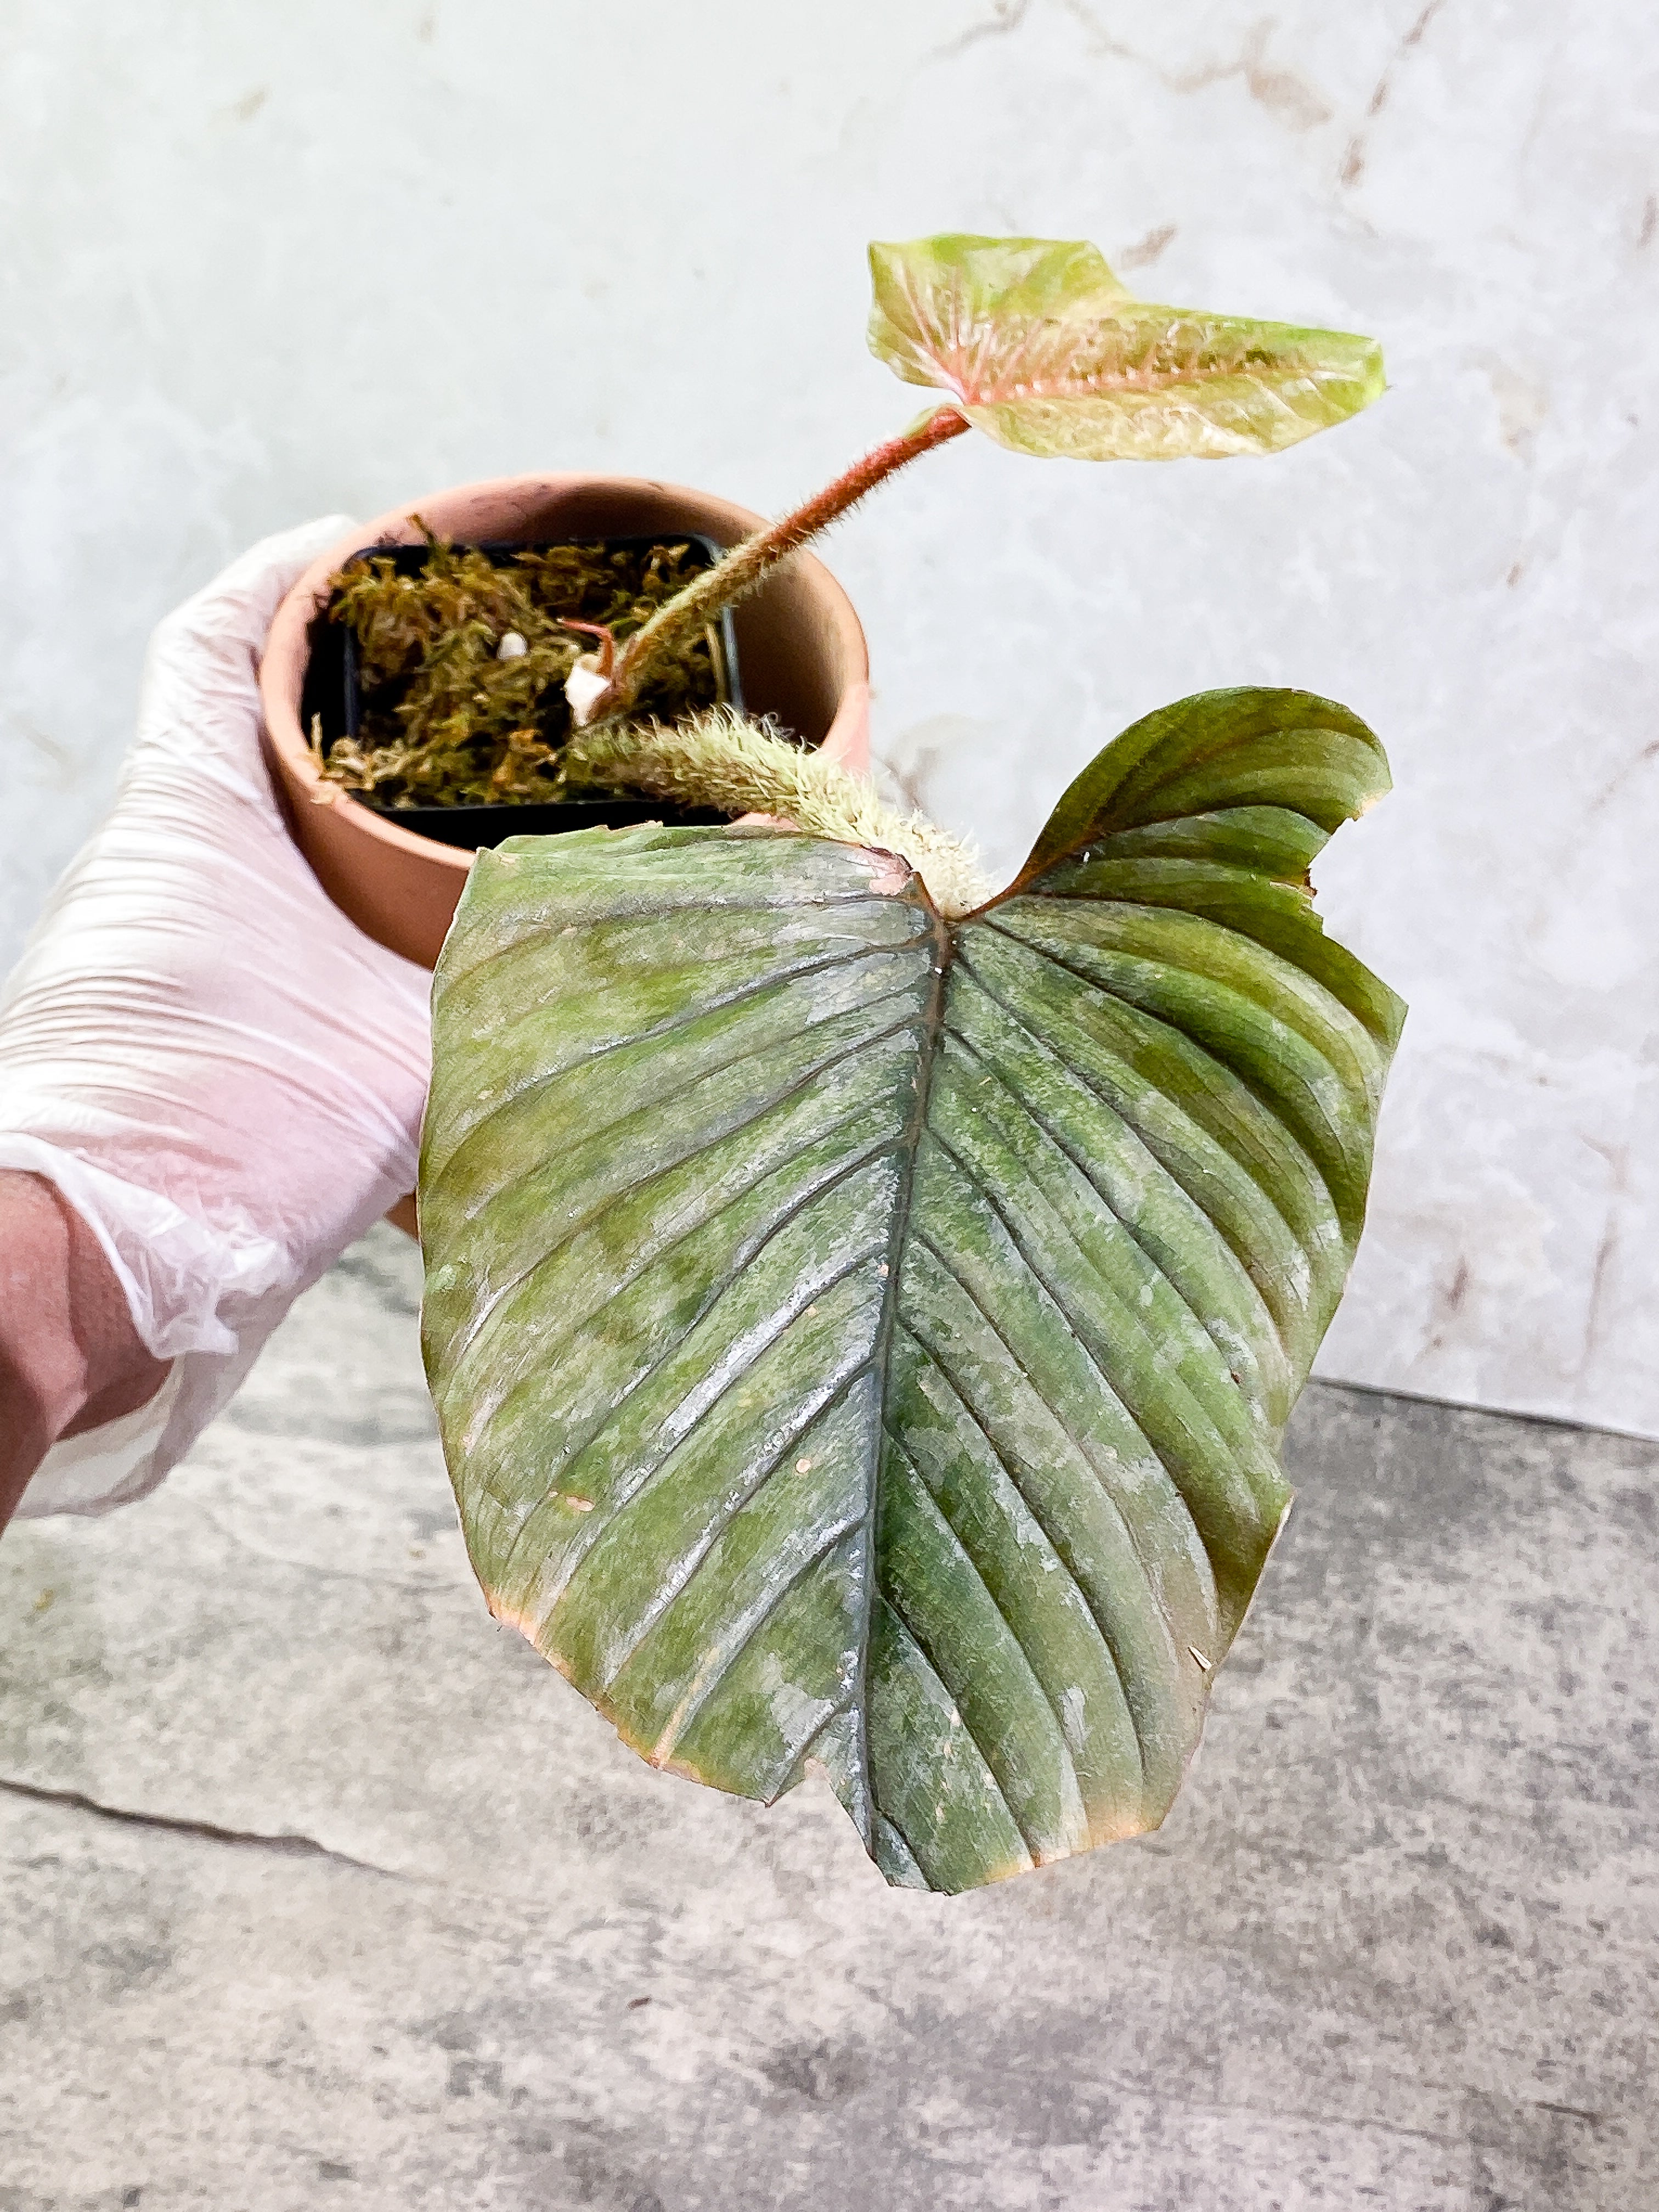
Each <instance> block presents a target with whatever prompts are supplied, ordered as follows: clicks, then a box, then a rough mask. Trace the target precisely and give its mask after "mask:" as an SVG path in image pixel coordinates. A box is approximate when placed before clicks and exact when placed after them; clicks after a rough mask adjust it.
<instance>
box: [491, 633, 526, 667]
mask: <svg viewBox="0 0 1659 2212" xmlns="http://www.w3.org/2000/svg"><path fill="white" fill-rule="evenodd" d="M529 650H530V641H529V640H528V639H527V638H526V636H525V635H524V634H523V632H522V631H521V630H516V629H510V630H508V631H507V634H506V635H505V636H504V637H503V638H502V640H501V643H500V644H499V645H498V646H497V647H495V658H496V659H497V660H522V659H524V657H525V655H526V653H528V652H529Z"/></svg>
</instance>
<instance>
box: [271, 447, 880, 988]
mask: <svg viewBox="0 0 1659 2212" xmlns="http://www.w3.org/2000/svg"><path fill="white" fill-rule="evenodd" d="M762 527H763V524H762V521H761V518H760V517H759V516H758V515H756V514H752V513H750V512H749V511H748V509H747V508H744V507H738V506H735V505H733V504H732V502H731V501H728V500H723V499H719V498H716V497H714V495H712V494H710V493H707V492H702V491H696V490H694V489H690V488H689V487H686V486H684V485H679V484H667V483H657V482H654V481H652V480H649V479H647V478H644V477H605V476H598V475H592V474H584V473H580V472H575V471H572V472H568V473H565V474H562V475H544V476H527V477H499V478H495V479H493V480H491V481H489V482H486V483H476V484H465V485H462V486H460V487H459V489H453V490H449V491H443V492H436V493H432V494H429V495H427V496H426V497H424V498H422V499H419V500H416V501H412V502H411V503H410V505H409V506H407V507H398V508H395V509H393V510H392V512H391V513H387V514H383V515H381V516H380V517H378V518H377V519H376V520H374V521H372V522H369V523H367V524H364V525H361V526H358V527H356V528H355V529H353V530H352V531H350V532H349V533H348V534H347V535H346V536H345V537H344V538H341V539H340V540H339V541H338V543H337V544H334V545H332V546H331V547H330V548H329V549H328V550H327V551H326V552H325V553H324V554H323V555H321V556H320V557H319V559H318V560H317V561H315V562H313V564H312V566H311V567H310V568H308V569H307V571H306V573H305V574H304V575H303V576H301V579H300V580H299V582H298V583H297V584H296V585H295V587H294V589H293V590H292V591H291V592H289V595H288V597H287V598H286V599H284V601H283V605H282V606H281V607H280V608H279V610H278V611H277V615H276V621H275V622H274V623H273V624H272V626H271V630H270V637H269V639H268V640H267V642H266V647H265V652H264V659H263V660H262V663H261V666H260V675H259V683H260V692H261V696H262V699H263V702H264V719H265V729H266V733H267V737H268V739H269V744H270V757H271V762H272V765H273V767H274V769H275V770H276V777H277V781H278V785H279V787H280V788H281V789H282V791H283V794H284V797H285V799H286V800H287V802H288V812H289V822H290V824H291V825H292V828H293V830H294V834H295V839H296V840H297V842H298V843H299V845H300V847H301V850H302V851H303V852H304V854H305V855H306V858H307V860H309V861H310V863H311V865H312V866H313V869H315V871H316V872H317V874H318V876H319V878H320V879H321V881H322V884H323V885H324V887H325V890H327V891H328V892H329V894H330V896H331V897H332V898H333V899H334V900H335V902H337V904H338V905H339V906H341V907H343V908H344V910H345V911H346V913H348V914H349V915H350V916H351V918H352V920H353V921H356V923H357V924H358V926H359V927H361V928H363V929H365V930H367V931H368V933H369V935H370V936H371V937H374V938H375V939H378V940H379V942H380V943H381V944H382V945H390V946H391V948H392V951H394V952H401V953H402V954H403V955H404V957H406V958H408V959H411V960H415V961H418V962H420V963H422V965H424V966H426V967H428V968H429V967H430V966H431V965H432V963H433V962H434V961H435V959H436V958H437V957H438V948H439V947H440V945H441V944H442V943H443V940H444V933H445V932H446V931H447V928H448V927H449V924H450V921H451V920H452V919H453V915H454V912H455V902H456V901H457V899H458V898H459V896H460V893H461V886H462V884H464V883H465V880H466V875H467V870H468V869H469V867H470V866H471V861H472V850H473V847H472V845H471V843H470V842H469V839H468V836H466V835H465V834H463V835H461V836H459V837H435V836H432V835H431V834H429V832H430V829H431V828H432V826H433V824H432V821H431V817H430V816H429V815H428V817H426V819H425V820H424V821H423V822H421V823H418V824H417V823H416V822H415V821H413V820H411V818H410V817H409V816H407V815H405V814H404V813H402V811H400V810H397V809H389V810H386V811H377V809H376V808H375V807H374V806H373V805H367V804H365V803H364V802H363V799H362V797H360V796H359V795H358V794H357V793H356V792H355V791H354V789H353V787H352V785H353V781H354V779H352V778H351V777H349V776H347V775H339V774H337V775H333V776H330V775H327V774H326V773H325V770H326V769H327V766H328V763H327V761H326V760H325V759H324V758H321V757H319V751H320V749H319V746H318V744H317V743H316V717H317V715H318V713H319V710H322V711H323V712H324V713H325V715H328V716H331V715H332V712H333V708H334V705H335V702H336V701H337V698H338V687H339V682H340V671H339V670H338V666H337V654H338V647H339V641H340V636H341V632H340V630H339V629H338V627H337V625H335V624H334V623H331V620H330V613H331V607H332V606H333V605H334V603H335V602H336V601H337V595H338V588H339V586H340V584H341V583H342V581H343V580H345V579H346V577H347V574H348V572H349V568H350V565H351V564H352V562H354V560H356V559H357V558H359V557H360V556H363V555H365V554H376V553H378V554H381V555H388V554H392V555H395V553H396V551H397V549H399V548H410V549H412V548H415V547H416V546H418V545H419V544H421V543H422V540H423V539H425V538H428V537H431V538H440V539H444V540H448V541H452V542H453V543H454V544H458V545H460V546H479V545H491V544H498V545H499V544H508V545H512V546H513V547H520V546H538V545H547V544H553V543H557V542H559V541H569V540H576V541H587V542H592V541H601V540H617V539H623V540H626V539H635V540H637V539H639V538H647V539H650V540H653V541H658V542H663V543H665V544H669V545H670V546H672V545H674V544H679V543H683V542H684V541H685V540H687V539H688V538H702V539H703V540H704V541H705V542H708V543H710V544H714V545H719V546H727V545H734V544H738V543H739V542H741V541H742V540H743V539H744V538H747V537H749V536H750V535H752V534H753V532H756V531H757V530H758V529H760V528H762ZM331 648H333V653H332V656H331ZM732 648H733V653H734V657H735V660H736V663H737V665H738V666H739V667H740V668H741V671H742V679H743V687H744V688H743V696H744V701H745V703H747V704H748V705H749V706H750V708H753V709H754V710H755V711H757V712H758V713H760V714H766V715H769V716H770V717H772V718H774V719H775V720H776V721H777V722H778V723H779V724H780V725H781V726H783V727H786V728H788V729H791V730H793V731H794V732H797V733H798V735H799V738H801V740H802V741H803V742H804V743H805V744H809V745H811V746H813V747H815V748H817V749H819V750H821V751H822V753H823V757H824V758H825V759H826V760H833V761H838V762H840V763H842V764H843V765H844V766H846V767H847V768H848V769H853V770H854V771H857V770H860V769H863V768H864V767H865V766H866V763H867V762H868V759H869V696H870V695H869V660H868V657H867V654H866V648H865V643H864V633H863V631H862V630H861V629H860V627H859V622H858V617H857V616H856V615H855V614H854V611H853V609H852V606H851V605H850V604H849V602H848V599H847V595H846V593H845V592H842V589H841V587H840V586H839V585H838V584H837V583H836V580H835V579H834V577H832V576H831V575H830V574H829V571H828V569H826V568H824V567H823V564H822V563H821V562H817V561H816V560H813V559H812V558H811V556H807V557H806V558H805V559H804V560H802V561H800V562H797V563H793V564H792V565H791V566H790V567H788V568H782V569H780V570H778V571H777V572H776V573H775V574H774V575H773V576H771V577H770V578H769V580H768V582H767V584H766V586H764V588H763V590H762V591H761V592H758V593H757V594H756V595H755V597H754V598H753V599H750V601H749V602H748V603H747V604H746V605H744V606H743V607H741V608H739V609H738V610H737V611H736V616H735V621H734V624H733V635H732ZM331 659H332V664H333V665H330V666H329V667H328V668H327V669H326V670H325V671H323V674H324V680H323V682H322V683H321V684H319V661H322V662H325V663H327V662H330V661H331ZM329 678H332V685H330V683H329V680H328V679H329ZM324 694H330V695H331V696H322V695H324ZM343 726H344V724H343V717H342V718H341V719H340V720H339V723H338V727H339V728H340V729H341V730H343ZM328 734H330V735H332V734H334V732H333V730H332V729H331V730H330V731H329V732H328ZM582 796H583V798H591V797H592V794H589V793H584V794H583V795H582ZM577 803H578V804H580V800H579V801H578V802H577ZM521 807H522V799H521V798H520V799H509V800H507V802H506V803H503V804H501V805H499V807H498V809H497V810H496V811H498V812H499V814H500V817H501V822H502V823H517V824H524V823H526V817H524V816H523V814H522V811H521ZM640 811H645V812H649V811H656V812H657V813H659V814H660V812H661V811H662V809H661V807H660V805H659V806H657V807H656V808H655V809H654V810H653V809H651V808H648V807H647V808H642V809H641V810H640ZM463 815H465V817H470V819H471V824H472V826H473V828H474V829H476V827H477V812H476V810H474V809H471V808H466V809H459V810H457V818H458V820H459V819H460V817H462V816H463ZM486 834H502V833H501V832H500V831H497V832H495V833H486Z"/></svg>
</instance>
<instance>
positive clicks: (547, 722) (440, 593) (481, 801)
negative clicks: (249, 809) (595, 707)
mask: <svg viewBox="0 0 1659 2212" xmlns="http://www.w3.org/2000/svg"><path fill="white" fill-rule="evenodd" d="M720 551H721V549H720V547H719V546H718V545H717V544H715V543H714V540H713V539H712V538H707V537H704V536H702V535H701V534H699V533H696V532H684V533H679V534H677V535H675V536H673V537H666V536H661V535H657V536H643V537H641V536H635V537H612V538H599V539H586V540H567V541H561V542H558V543H555V544H538V545H523V544H515V545H498V544H489V545H483V546H477V547H468V546H458V545H452V544H447V543H446V542H444V541H442V540H440V539H437V538H428V540H427V542H426V543H425V544H415V545H395V546H385V545H381V546H373V547H368V548H366V549H365V550H363V551H362V553H361V554H359V555H357V556H355V557H354V558H353V559H352V560H351V561H349V562H347V563H346V564H345V566H344V568H343V569H342V570H341V571H340V572H339V574H338V575H337V578H336V580H335V588H334V591H333V592H332V594H331V599H330V602H329V605H328V607H327V610H326V612H325V617H323V618H322V619H320V620H319V622H318V623H316V625H315V627H314V629H313V647H312V656H311V663H310V667H309V670H308V672H307V680H306V687H305V696H304V700H303V702H302V712H303V714H304V718H305V725H306V726H307V730H308V732H310V734H311V737H312V740H313V746H314V748H315V750H316V752H317V754H318V757H319V760H320V762H321V763H323V764H324V765H325V772H326V773H327V774H328V775H329V776H330V780H331V781H339V782H340V783H341V784H342V785H343V787H344V788H345V789H347V790H349V792H350V793H351V794H352V796H353V797H354V798H355V799H357V800H358V801H359V802H360V803H361V804H363V805H368V806H370V807H372V808H373V809H374V811H375V812H376V813H379V814H382V815H384V816H386V817H387V818H388V819H390V820H392V821H395V822H396V823H398V825H399V826H400V827H401V828H404V829H411V830H414V831H415V832H416V833H417V834H418V835H420V836H426V837H431V838H435V839H437V840H439V841H441V842H443V843H445V844H447V845H453V846H459V847H463V848H477V847H479V846H484V845H494V844H497V843H499V842H501V839H502V838H504V837H509V836H523V835H526V834H529V835H548V834H551V833H554V832H556V831H559V830H567V829H585V828H588V827H590V826H592V825H594V824H596V823H605V824H608V825H611V826H617V825H620V824H622V823H629V822H641V821H646V820H663V819H668V820H671V821H676V822H686V823H693V822H703V823H712V822H719V821H722V820H724V819H725V818H726V817H724V816H722V815H719V814H714V813H710V812H708V811H700V810H693V809H690V808H684V807H679V808H677V807H673V806H669V805H665V804H664V802H663V801H662V800H660V799H647V798H645V797H642V796H641V794H640V793H637V792H629V793H618V794H617V795H614V796H613V795H610V794H606V793H597V794H596V793H594V792H593V791H592V787H579V789H580V796H571V795H568V793H567V791H566V788H565V787H564V783H563V777H562V772H561V769H560V752H561V749H562V745H563V744H564V742H565V740H566V739H567V738H568V736H569V735H570V731H571V721H570V711H569V708H568V703H567V701H566V698H565V693H564V682H565V678H566V677H567V676H568V674H569V671H570V669H571V667H572V665H574V661H575V660H576V659H577V658H578V657H579V656H580V654H582V653H586V652H588V651H590V650H591V649H592V647H593V646H594V645H595V643H596V638H595V635H594V628H595V626H603V628H604V629H608V630H609V631H610V632H611V635H613V636H614V637H615V638H616V640H617V642H618V643H620V642H622V641H624V640H625V639H626V638H627V637H628V636H629V635H630V634H631V633H632V632H633V631H634V630H635V629H639V628H640V627H641V625H642V624H643V623H645V622H646V621H647V619H648V618H649V617H650V616H651V615H652V614H653V612H654V611H655V610H656V609H657V607H658V606H659V605H661V604H662V603H663V601H664V600H665V599H669V598H671V596H672V595H673V593H674V592H677V591H678V590H679V589H680V587H681V586H683V585H684V583H686V582H687V581H689V580H690V578H691V577H692V576H693V575H695V574H697V573H698V572H699V571H700V570H702V569H703V568H708V567H710V566H712V565H713V563H714V562H715V561H717V560H718V559H719V558H720ZM718 704H730V705H732V706H734V707H737V708H741V707H742V705H743V696H742V690H741V686H740V682H739V678H738V655H737V642H736V638H735V635H734V634H733V629H732V619H731V617H730V615H729V613H728V614H727V615H726V616H725V617H723V618H722V620H721V621H720V623H718V624H711V625H710V626H709V627H708V629H707V630H706V631H704V632H703V633H702V634H701V635H698V636H697V637H696V638H694V639H693V640H692V641H691V642H690V645H689V646H688V647H686V648H685V649H684V652H682V653H679V654H678V655H677V656H675V657H674V659H672V660H671V663H670V664H669V665H667V666H666V667H665V668H664V670H663V671H662V672H661V674H660V676H659V678H658V680H657V681H656V682H654V683H653V685H652V686H651V687H650V689H649V690H648V691H647V694H646V695H645V696H644V697H643V698H642V699H641V712H642V714H646V715H652V716H655V717H658V718H659V719H660V720H663V721H665V722H676V721H680V720H684V719H685V718H686V717H687V716H688V715H690V714H693V713H696V711H697V710H698V709H700V708H707V707H713V706H715V705H718Z"/></svg>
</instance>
